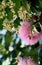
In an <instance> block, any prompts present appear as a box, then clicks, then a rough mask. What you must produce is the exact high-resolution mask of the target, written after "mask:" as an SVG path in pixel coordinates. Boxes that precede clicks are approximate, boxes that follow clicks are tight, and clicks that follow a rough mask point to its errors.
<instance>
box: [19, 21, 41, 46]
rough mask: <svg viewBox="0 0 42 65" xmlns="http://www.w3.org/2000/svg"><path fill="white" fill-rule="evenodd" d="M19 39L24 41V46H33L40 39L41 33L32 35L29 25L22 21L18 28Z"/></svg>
mask: <svg viewBox="0 0 42 65" xmlns="http://www.w3.org/2000/svg"><path fill="white" fill-rule="evenodd" d="M19 37H20V39H21V40H23V41H25V45H34V44H36V43H37V42H38V41H39V40H40V39H41V38H42V32H40V33H37V32H35V33H34V34H32V33H31V25H30V23H29V22H28V21H23V22H22V23H21V26H20V27H19Z"/></svg>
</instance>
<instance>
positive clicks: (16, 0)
mask: <svg viewBox="0 0 42 65" xmlns="http://www.w3.org/2000/svg"><path fill="white" fill-rule="evenodd" d="M12 1H13V2H14V3H15V6H14V10H15V12H16V13H17V12H18V10H19V8H20V0H12Z"/></svg>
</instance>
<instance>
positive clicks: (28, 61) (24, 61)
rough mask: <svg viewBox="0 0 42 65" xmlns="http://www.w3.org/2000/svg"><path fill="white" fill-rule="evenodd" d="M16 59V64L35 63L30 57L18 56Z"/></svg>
mask: <svg viewBox="0 0 42 65" xmlns="http://www.w3.org/2000/svg"><path fill="white" fill-rule="evenodd" d="M18 60H19V61H18V65H37V64H36V63H35V62H34V61H33V60H32V59H31V58H26V59H22V58H21V57H20V58H19V59H18Z"/></svg>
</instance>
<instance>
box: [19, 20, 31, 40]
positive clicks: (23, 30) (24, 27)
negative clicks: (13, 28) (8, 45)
mask: <svg viewBox="0 0 42 65" xmlns="http://www.w3.org/2000/svg"><path fill="white" fill-rule="evenodd" d="M29 34H30V23H29V22H27V21H23V22H22V23H21V26H20V27H19V37H20V38H21V39H22V40H25V39H26V38H27V37H28V35H29Z"/></svg>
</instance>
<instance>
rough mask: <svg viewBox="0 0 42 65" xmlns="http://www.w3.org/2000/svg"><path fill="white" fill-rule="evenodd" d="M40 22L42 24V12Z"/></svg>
mask: <svg viewBox="0 0 42 65" xmlns="http://www.w3.org/2000/svg"><path fill="white" fill-rule="evenodd" d="M40 23H41V24H42V14H41V16H40Z"/></svg>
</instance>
